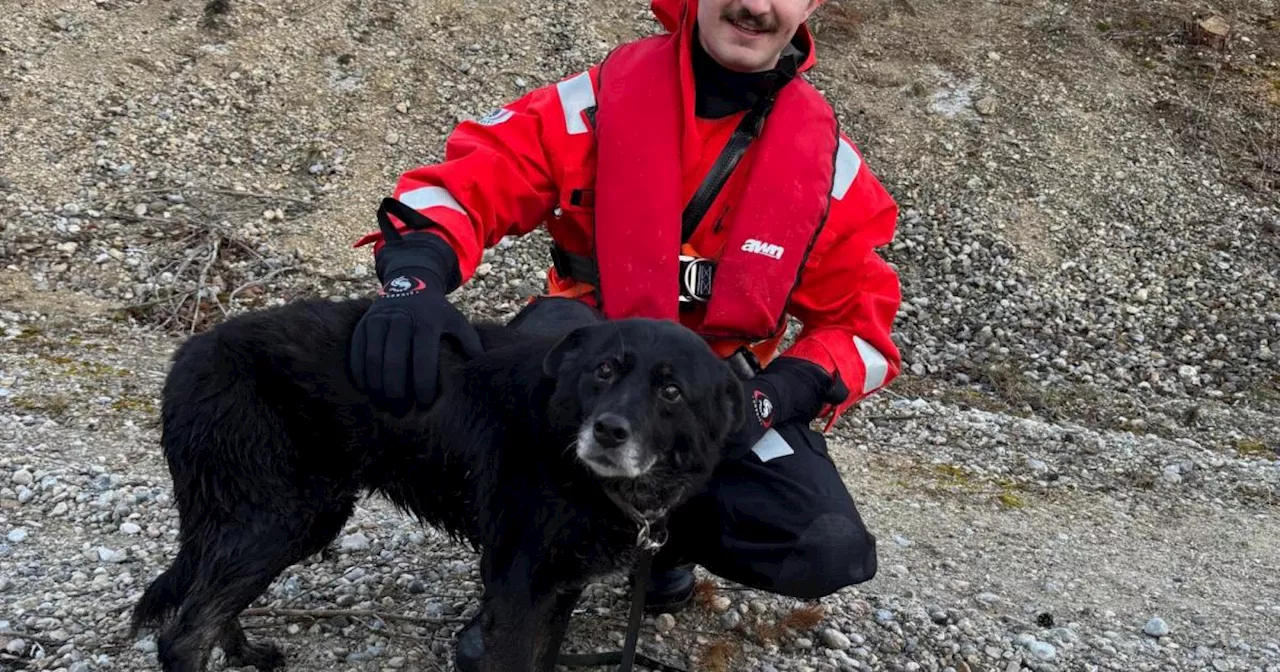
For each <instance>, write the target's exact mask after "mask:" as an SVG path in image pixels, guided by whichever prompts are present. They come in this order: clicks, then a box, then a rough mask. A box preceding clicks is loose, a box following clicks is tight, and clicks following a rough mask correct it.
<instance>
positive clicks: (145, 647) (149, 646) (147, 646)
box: [133, 637, 156, 653]
mask: <svg viewBox="0 0 1280 672" xmlns="http://www.w3.org/2000/svg"><path fill="white" fill-rule="evenodd" d="M133 648H134V649H135V650H137V651H141V652H143V653H155V650H156V640H154V639H152V638H150V637H148V638H146V639H140V640H138V641H137V642H136V643H134V645H133Z"/></svg>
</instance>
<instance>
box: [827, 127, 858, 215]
mask: <svg viewBox="0 0 1280 672" xmlns="http://www.w3.org/2000/svg"><path fill="white" fill-rule="evenodd" d="M860 168H862V157H860V156H858V153H857V152H855V151H854V150H853V145H850V144H849V143H848V141H846V140H845V139H844V138H840V147H839V149H837V150H836V177H835V179H834V180H832V182H831V195H832V196H833V197H834V198H836V199H837V200H839V199H842V198H844V195H845V194H846V193H848V192H849V187H850V186H852V185H853V178H855V177H857V176H858V169H860Z"/></svg>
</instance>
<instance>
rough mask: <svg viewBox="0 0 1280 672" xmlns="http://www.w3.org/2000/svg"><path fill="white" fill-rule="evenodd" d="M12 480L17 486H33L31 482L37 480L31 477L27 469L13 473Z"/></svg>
mask: <svg viewBox="0 0 1280 672" xmlns="http://www.w3.org/2000/svg"><path fill="white" fill-rule="evenodd" d="M11 480H12V481H13V482H14V484H15V485H31V482H32V481H34V480H35V478H33V477H32V476H31V472H29V471H27V470H26V469H19V470H17V471H15V472H13V477H12V479H11Z"/></svg>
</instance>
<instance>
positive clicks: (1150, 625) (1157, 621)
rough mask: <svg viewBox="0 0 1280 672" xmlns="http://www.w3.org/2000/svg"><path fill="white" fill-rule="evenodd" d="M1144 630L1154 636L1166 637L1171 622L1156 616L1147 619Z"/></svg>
mask: <svg viewBox="0 0 1280 672" xmlns="http://www.w3.org/2000/svg"><path fill="white" fill-rule="evenodd" d="M1142 631H1143V632H1145V633H1147V634H1148V635H1151V636H1152V637H1164V636H1165V635H1168V634H1169V624H1168V623H1165V622H1164V619H1163V618H1159V617H1155V618H1152V619H1151V620H1149V621H1147V624H1146V625H1145V626H1143V627H1142Z"/></svg>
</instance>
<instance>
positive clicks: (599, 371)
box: [596, 362, 614, 380]
mask: <svg viewBox="0 0 1280 672" xmlns="http://www.w3.org/2000/svg"><path fill="white" fill-rule="evenodd" d="M613 374H614V368H613V362H600V366H597V367H596V378H599V379H600V380H609V379H610V378H613Z"/></svg>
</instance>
